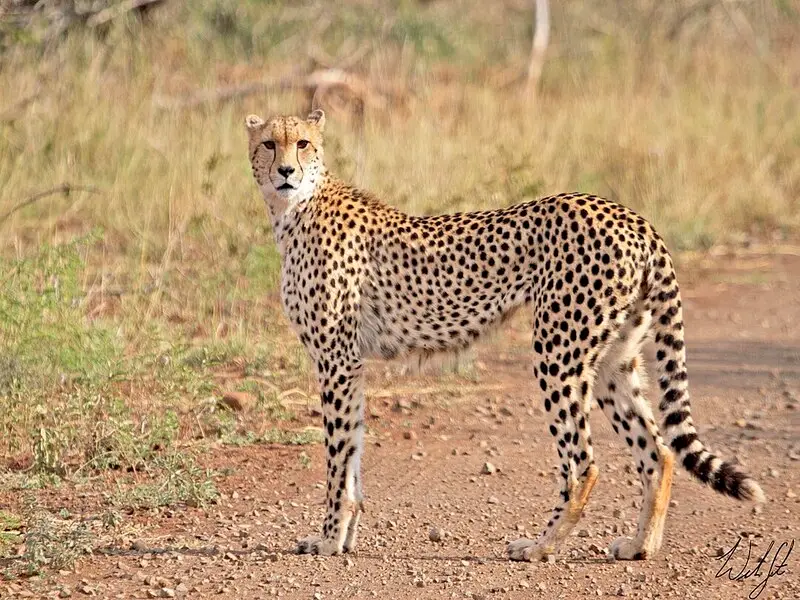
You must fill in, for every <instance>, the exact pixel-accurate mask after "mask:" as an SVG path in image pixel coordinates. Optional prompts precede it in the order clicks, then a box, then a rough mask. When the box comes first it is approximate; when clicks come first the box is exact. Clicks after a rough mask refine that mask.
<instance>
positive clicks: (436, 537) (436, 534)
mask: <svg viewBox="0 0 800 600" xmlns="http://www.w3.org/2000/svg"><path fill="white" fill-rule="evenodd" d="M444 536H445V533H444V531H442V530H441V529H439V528H438V527H431V529H430V531H428V539H429V540H430V541H432V542H441V541H442V540H443V539H444Z"/></svg>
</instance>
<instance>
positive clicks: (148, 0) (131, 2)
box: [86, 0, 164, 28]
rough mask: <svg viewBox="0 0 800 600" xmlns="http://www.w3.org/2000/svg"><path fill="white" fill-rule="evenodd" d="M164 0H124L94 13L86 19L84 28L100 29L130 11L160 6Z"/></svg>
mask: <svg viewBox="0 0 800 600" xmlns="http://www.w3.org/2000/svg"><path fill="white" fill-rule="evenodd" d="M162 2H164V0H126V1H125V2H120V3H119V4H115V5H114V6H109V7H108V8H105V9H103V10H100V11H98V12H96V13H94V14H93V15H92V16H91V17H89V18H88V19H86V26H87V27H89V28H94V27H101V26H103V25H105V24H106V23H109V22H110V21H113V20H114V19H116V18H117V17H121V16H122V15H124V14H126V13H129V12H131V11H132V10H139V9H143V10H144V9H147V8H150V7H151V6H153V5H155V4H161V3H162Z"/></svg>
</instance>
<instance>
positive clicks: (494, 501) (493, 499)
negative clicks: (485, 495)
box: [487, 496, 500, 504]
mask: <svg viewBox="0 0 800 600" xmlns="http://www.w3.org/2000/svg"><path fill="white" fill-rule="evenodd" d="M487 502H488V503H489V504H500V499H499V498H498V497H497V496H489V499H488V500H487Z"/></svg>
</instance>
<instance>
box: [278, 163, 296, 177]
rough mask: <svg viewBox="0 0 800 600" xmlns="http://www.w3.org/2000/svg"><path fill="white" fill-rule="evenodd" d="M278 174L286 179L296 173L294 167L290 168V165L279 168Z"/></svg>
mask: <svg viewBox="0 0 800 600" xmlns="http://www.w3.org/2000/svg"><path fill="white" fill-rule="evenodd" d="M278 173H280V174H281V175H283V176H284V177H289V175H291V174H292V173H294V167H290V166H289V165H284V166H282V167H278Z"/></svg>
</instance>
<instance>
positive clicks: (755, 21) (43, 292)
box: [0, 0, 800, 485]
mask: <svg viewBox="0 0 800 600" xmlns="http://www.w3.org/2000/svg"><path fill="white" fill-rule="evenodd" d="M0 7H2V8H0V405H2V406H3V410H2V411H0V460H2V463H0V468H2V469H6V471H7V472H8V473H18V472H25V473H27V474H31V473H34V474H44V475H46V476H47V477H49V478H51V479H53V478H54V479H56V480H58V479H60V478H63V477H68V476H78V475H80V474H85V473H86V472H87V470H97V469H103V468H120V467H124V466H127V467H132V468H134V469H135V468H141V466H142V465H147V464H155V462H153V460H151V457H152V456H155V455H158V453H160V452H163V451H164V449H165V448H167V449H168V448H171V447H174V446H175V445H176V444H178V443H179V442H182V441H186V440H190V439H192V440H207V439H212V440H215V441H218V440H222V441H223V442H225V443H245V442H248V441H254V440H256V441H257V440H262V441H264V440H266V441H276V440H278V441H292V442H295V443H305V441H310V440H313V439H314V436H306V437H302V436H301V435H300V434H298V436H299V437H298V436H294V435H289V436H288V437H287V436H284V434H277V433H276V429H275V426H276V424H277V425H279V426H280V427H284V426H285V427H286V428H288V429H291V428H292V427H293V425H292V423H293V422H295V421H297V420H298V419H299V417H298V412H297V410H296V409H295V408H293V407H294V406H295V404H293V403H292V402H291V401H290V400H291V398H292V397H293V395H294V396H298V397H302V398H305V397H306V395H313V389H314V386H313V382H312V381H311V379H310V377H309V373H308V369H307V366H306V364H305V359H304V355H303V352H302V349H301V348H300V347H299V346H298V345H297V343H296V341H295V340H294V339H293V337H292V336H291V335H290V334H288V332H287V331H286V327H285V322H284V320H283V317H282V316H281V311H280V308H279V300H278V292H277V287H276V286H277V282H278V266H279V260H278V257H277V254H276V251H275V249H274V247H273V244H272V239H271V234H270V231H269V224H268V222H267V217H266V211H265V210H264V208H263V205H262V202H261V200H260V199H259V197H258V193H257V190H256V186H255V185H254V184H253V182H252V181H251V174H250V167H249V164H248V160H247V153H246V137H245V132H244V126H243V119H244V116H245V115H247V114H248V113H251V112H256V113H259V114H261V115H262V116H268V115H270V114H273V113H305V112H306V111H308V110H309V109H310V107H311V104H312V102H313V103H316V104H319V105H320V106H322V107H323V108H325V109H326V110H327V111H328V114H329V118H328V122H329V126H328V134H327V142H326V143H327V159H328V163H329V166H330V167H331V169H332V170H334V171H335V172H337V173H338V174H339V175H340V176H342V177H344V178H347V179H350V180H353V181H354V182H355V183H357V184H359V185H362V186H366V187H368V188H370V189H371V190H373V191H375V192H376V193H378V194H380V195H381V196H382V197H383V198H385V199H386V200H387V201H389V202H391V203H392V204H395V205H396V206H398V207H401V208H403V209H406V210H408V211H411V212H414V213H437V212H448V211H455V210H467V209H477V208H486V207H497V206H503V205H508V204H511V203H515V202H519V201H522V200H525V199H529V198H532V197H536V196H541V195H547V194H550V193H557V192H562V191H572V190H580V191H585V192H592V193H596V194H600V195H604V196H607V197H609V198H612V199H614V200H617V201H619V202H621V203H623V204H626V205H627V206H630V207H632V208H634V209H636V210H638V211H640V212H641V213H642V214H643V215H645V216H646V217H647V218H648V219H650V220H651V221H652V222H653V223H654V224H655V225H656V227H657V228H658V229H659V230H660V231H661V232H662V233H663V234H664V235H665V236H666V237H667V238H668V240H669V243H670V245H671V247H672V248H674V249H675V250H681V249H701V250H702V249H705V248H708V247H710V246H712V245H714V244H721V243H725V244H730V243H734V244H741V243H750V242H752V241H764V242H775V241H780V240H784V239H787V238H792V237H796V235H797V233H798V228H799V227H800V160H799V159H798V157H800V99H799V98H798V91H800V53H798V47H799V46H798V45H799V44H800V2H797V1H796V0H711V1H709V0H671V1H664V0H589V1H585V2H584V1H581V2H579V1H572V2H567V1H565V2H552V5H551V7H550V10H551V31H550V45H549V47H548V49H547V52H546V55H545V59H546V60H545V64H544V69H543V73H542V78H541V80H540V81H539V83H538V88H537V89H536V93H535V94H531V93H528V92H527V91H526V85H525V76H526V70H527V65H528V60H529V55H530V49H531V42H532V35H533V23H534V9H533V1H532V0H495V1H492V2H478V1H476V0H429V1H423V0H343V1H339V2H325V1H322V0H308V1H292V2H289V1H285V2H284V1H277V0H274V1H255V0H242V1H237V0H210V1H208V2H180V1H177V0H160V1H154V0H151V1H149V2H147V1H138V2H137V1H131V0H123V1H119V0H94V1H91V0H86V1H80V2H79V1H66V0H65V1H58V0H50V1H48V0H40V1H34V0H10V1H9V0H6V1H5V2H2V3H0ZM326 81H327V82H330V81H334V82H338V83H335V85H321V84H324V83H325V82H326ZM226 392H239V393H240V394H243V395H242V396H241V398H245V399H250V400H252V405H253V406H252V411H251V412H249V413H248V414H249V415H250V416H249V417H247V418H243V417H241V416H240V415H239V416H236V417H235V418H234V417H233V416H232V415H231V414H230V411H226V410H223V409H221V408H220V405H219V403H218V402H217V401H216V399H218V398H220V397H221V396H222V395H223V394H224V393H226ZM307 401H308V400H307V399H304V400H302V402H307ZM311 402H314V400H311ZM228 404H229V405H230V404H231V403H230V402H228ZM234 404H235V403H234ZM237 410H239V409H237ZM248 419H249V420H248ZM295 425H296V423H295ZM280 427H279V428H280ZM281 431H283V429H281ZM148 461H149V462H148ZM163 462H164V461H162V463H163ZM167 462H169V461H167ZM159 464H160V463H159ZM48 481H49V480H48ZM25 485H30V482H28V483H26V484H25Z"/></svg>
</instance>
